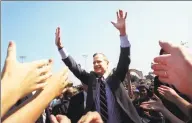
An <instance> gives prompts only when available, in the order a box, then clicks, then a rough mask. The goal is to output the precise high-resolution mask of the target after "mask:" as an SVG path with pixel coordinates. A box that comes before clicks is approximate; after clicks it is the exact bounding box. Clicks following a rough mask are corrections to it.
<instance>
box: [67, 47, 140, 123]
mask: <svg viewBox="0 0 192 123" xmlns="http://www.w3.org/2000/svg"><path fill="white" fill-rule="evenodd" d="M129 56H130V47H126V48H122V47H121V51H120V56H119V62H118V65H117V68H116V70H115V71H114V72H113V74H111V75H109V77H108V80H107V83H108V85H109V87H110V89H111V91H112V93H113V95H114V97H115V99H116V101H117V103H118V106H119V109H120V112H118V113H120V116H121V118H122V121H123V122H126V123H140V122H141V120H140V117H139V115H138V113H137V112H136V109H135V108H134V106H133V104H132V102H131V100H130V98H129V96H128V93H127V92H126V90H125V88H124V86H123V84H122V82H123V80H124V78H125V75H126V73H127V71H128V67H129V64H130V61H131V60H130V57H129ZM63 61H64V63H65V64H66V65H67V66H68V68H69V69H70V70H71V71H72V73H73V74H74V75H75V76H76V77H77V78H78V79H80V81H81V82H82V83H84V84H86V85H88V95H87V102H86V112H87V111H95V110H96V109H95V102H94V101H95V97H96V89H95V88H96V83H97V79H96V78H97V75H96V73H94V72H90V73H88V72H86V71H85V70H83V69H81V67H80V65H78V64H77V63H76V62H75V60H74V59H73V58H72V57H71V56H68V57H67V58H66V59H64V60H63Z"/></svg>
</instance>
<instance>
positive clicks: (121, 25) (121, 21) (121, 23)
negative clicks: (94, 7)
mask: <svg viewBox="0 0 192 123" xmlns="http://www.w3.org/2000/svg"><path fill="white" fill-rule="evenodd" d="M126 17H127V12H126V13H125V15H123V11H122V10H119V12H117V23H114V22H111V23H112V24H113V25H114V26H115V27H116V28H117V29H118V30H119V32H120V35H121V36H124V35H126V24H125V19H126Z"/></svg>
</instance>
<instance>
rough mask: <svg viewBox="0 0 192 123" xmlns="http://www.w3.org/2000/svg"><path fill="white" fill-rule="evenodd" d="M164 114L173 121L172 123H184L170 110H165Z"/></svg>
mask: <svg viewBox="0 0 192 123" xmlns="http://www.w3.org/2000/svg"><path fill="white" fill-rule="evenodd" d="M161 112H162V114H163V115H164V116H165V117H166V118H167V119H169V120H170V121H171V123H184V122H183V121H181V120H180V119H179V118H177V117H176V116H175V115H173V114H172V113H171V112H170V111H169V110H168V109H166V108H163V110H162V111H161Z"/></svg>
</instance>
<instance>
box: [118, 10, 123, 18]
mask: <svg viewBox="0 0 192 123" xmlns="http://www.w3.org/2000/svg"><path fill="white" fill-rule="evenodd" d="M119 15H120V18H123V11H122V10H119Z"/></svg>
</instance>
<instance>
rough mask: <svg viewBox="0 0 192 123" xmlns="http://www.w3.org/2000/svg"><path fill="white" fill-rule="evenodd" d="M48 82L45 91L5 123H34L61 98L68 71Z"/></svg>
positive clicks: (29, 101)
mask: <svg viewBox="0 0 192 123" xmlns="http://www.w3.org/2000/svg"><path fill="white" fill-rule="evenodd" d="M47 82H48V83H49V84H48V85H47V86H46V87H45V88H44V89H43V90H40V91H39V92H37V93H35V95H34V96H33V98H31V99H29V100H27V102H26V103H25V104H24V106H23V107H20V109H18V110H16V111H15V112H14V113H13V114H11V115H10V116H8V117H7V118H6V119H5V120H4V121H3V123H25V122H26V121H27V122H28V123H34V122H35V121H36V120H37V119H38V117H39V116H40V115H41V114H42V112H43V110H44V109H45V108H46V107H47V106H48V105H49V103H50V102H51V100H53V99H54V98H55V97H57V96H59V95H60V94H61V93H62V91H63V89H64V88H65V87H66V86H67V84H68V80H67V74H66V70H62V71H61V72H60V73H58V74H55V75H53V76H52V77H51V78H49V80H47Z"/></svg>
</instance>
